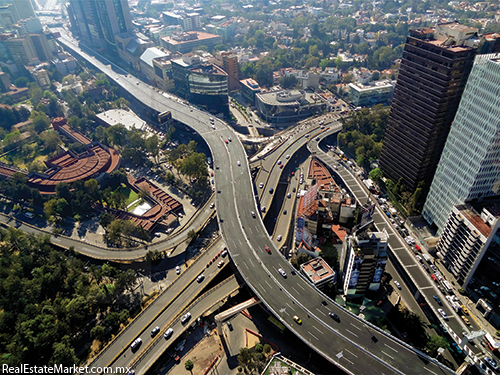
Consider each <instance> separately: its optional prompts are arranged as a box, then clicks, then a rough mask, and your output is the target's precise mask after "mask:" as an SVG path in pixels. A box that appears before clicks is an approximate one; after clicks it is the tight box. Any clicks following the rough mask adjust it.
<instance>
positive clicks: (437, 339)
mask: <svg viewBox="0 0 500 375" xmlns="http://www.w3.org/2000/svg"><path fill="white" fill-rule="evenodd" d="M425 347H426V349H427V350H428V352H429V355H430V356H431V357H435V356H436V355H437V354H438V349H439V348H445V349H446V348H447V347H448V344H447V343H446V340H445V339H444V338H442V337H441V336H437V335H432V336H431V337H429V341H427V344H426V345H425Z"/></svg>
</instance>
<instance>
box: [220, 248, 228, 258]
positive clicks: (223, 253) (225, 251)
mask: <svg viewBox="0 0 500 375" xmlns="http://www.w3.org/2000/svg"><path fill="white" fill-rule="evenodd" d="M226 255H227V249H224V250H223V251H222V253H220V256H221V257H225V256H226Z"/></svg>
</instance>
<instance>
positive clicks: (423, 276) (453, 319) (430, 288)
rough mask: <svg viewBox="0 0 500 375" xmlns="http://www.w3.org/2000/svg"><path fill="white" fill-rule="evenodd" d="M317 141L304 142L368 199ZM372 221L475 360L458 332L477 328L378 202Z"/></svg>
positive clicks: (475, 351) (355, 180)
mask: <svg viewBox="0 0 500 375" xmlns="http://www.w3.org/2000/svg"><path fill="white" fill-rule="evenodd" d="M327 135H328V134H324V135H322V136H320V141H321V139H322V138H324V137H326V136H327ZM320 141H319V142H318V141H316V140H312V141H310V142H309V143H308V148H309V149H310V150H311V151H312V152H316V155H317V157H318V158H319V159H320V160H321V161H322V162H323V163H325V164H326V165H328V166H330V167H331V168H332V170H333V169H334V168H335V167H336V171H337V173H338V175H339V176H340V177H341V178H342V180H343V181H344V183H345V184H346V186H348V187H349V189H350V191H351V192H352V194H353V195H354V197H355V198H356V199H357V200H358V202H360V203H361V204H365V203H366V202H368V200H369V199H370V194H369V192H368V191H367V189H366V188H365V186H364V185H363V184H362V183H361V182H360V181H359V179H358V178H356V177H355V176H354V174H353V173H351V171H350V169H349V167H348V166H347V165H345V164H344V163H343V162H341V161H340V160H339V159H337V158H334V157H332V156H330V155H329V154H328V153H327V152H325V151H324V150H322V149H321V148H320V147H319V143H320ZM373 220H374V225H375V226H376V228H377V229H378V230H382V229H385V230H386V231H387V233H389V248H390V250H391V253H392V254H393V255H394V256H395V258H396V259H397V260H398V263H399V264H400V266H401V267H402V269H403V270H404V271H405V272H406V274H407V276H408V279H409V280H410V282H411V283H410V285H412V286H413V287H414V288H413V289H414V293H420V294H421V295H422V296H423V297H424V298H425V300H426V302H427V303H428V304H429V306H430V307H431V308H432V311H433V312H434V313H435V316H436V318H437V319H438V320H439V321H440V322H441V323H442V324H443V325H444V326H445V327H446V328H447V330H448V332H449V333H450V335H451V336H452V337H453V339H454V340H455V341H456V342H457V343H458V344H459V345H460V346H461V347H462V349H463V350H464V351H465V352H466V353H467V354H469V355H470V356H471V358H472V359H473V360H474V361H475V362H476V363H477V362H478V361H479V358H478V357H479V356H480V355H481V354H482V351H481V348H480V347H476V346H472V345H470V344H468V345H467V344H465V347H464V342H463V341H462V340H463V335H462V332H466V333H469V332H470V331H471V329H478V327H473V326H469V327H468V326H466V325H465V323H464V322H463V321H462V319H461V317H460V316H459V315H458V314H457V313H456V312H455V311H454V310H453V309H452V308H451V307H450V305H449V304H448V303H447V300H446V298H445V296H444V295H443V293H441V291H440V289H439V288H438V287H437V284H436V283H435V282H434V281H433V280H432V279H431V278H430V275H429V273H427V272H426V271H425V270H424V268H423V267H422V263H425V261H422V262H419V261H418V260H417V259H416V257H415V255H414V254H413V252H412V251H411V250H410V249H409V247H408V246H407V244H406V243H405V242H404V240H403V238H402V237H401V236H400V235H399V233H398V232H397V231H396V229H395V228H394V226H393V225H392V224H391V223H390V222H389V220H388V218H387V216H386V215H385V213H384V212H383V211H382V210H381V208H380V206H379V205H378V204H377V205H376V209H375V212H374V215H373ZM435 295H436V296H438V297H439V298H440V300H441V304H439V303H438V302H437V301H436V300H435V298H434V296H435ZM438 309H443V310H444V311H445V312H446V314H447V316H448V319H446V320H445V319H443V317H442V316H441V315H440V314H439V313H438V311H437V310H438Z"/></svg>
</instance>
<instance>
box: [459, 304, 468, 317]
mask: <svg viewBox="0 0 500 375" xmlns="http://www.w3.org/2000/svg"><path fill="white" fill-rule="evenodd" d="M460 307H461V308H462V311H463V312H464V314H467V315H469V309H468V308H467V307H465V305H462V306H460Z"/></svg>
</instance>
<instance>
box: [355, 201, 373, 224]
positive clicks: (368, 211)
mask: <svg viewBox="0 0 500 375" xmlns="http://www.w3.org/2000/svg"><path fill="white" fill-rule="evenodd" d="M374 212H375V203H373V204H371V205H370V206H366V207H365V208H364V209H363V213H362V215H361V221H360V223H359V226H360V229H361V228H363V227H364V226H366V225H368V224H370V223H371V222H372V221H373V213H374Z"/></svg>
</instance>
